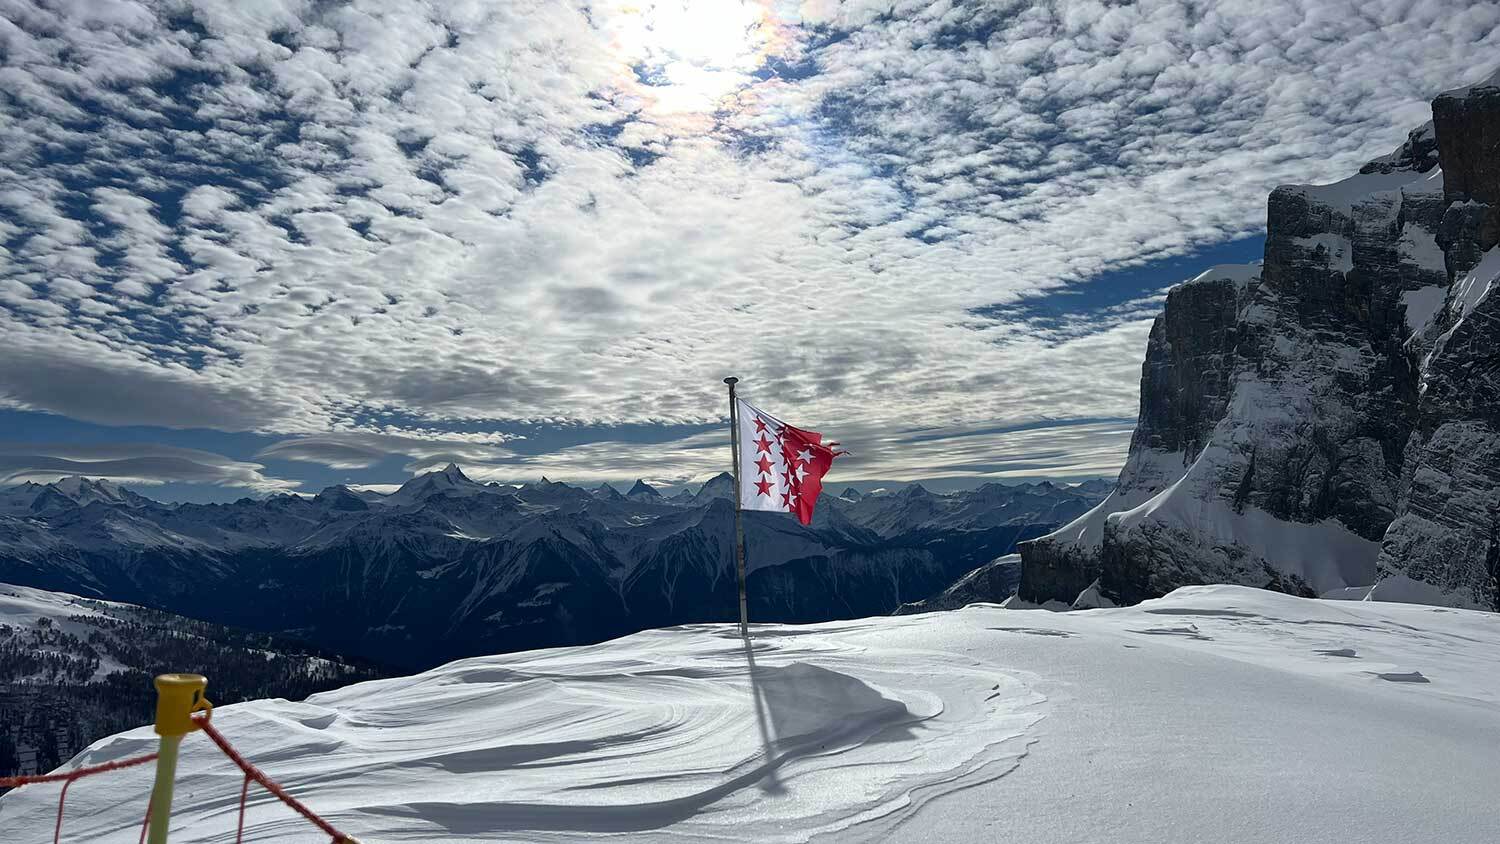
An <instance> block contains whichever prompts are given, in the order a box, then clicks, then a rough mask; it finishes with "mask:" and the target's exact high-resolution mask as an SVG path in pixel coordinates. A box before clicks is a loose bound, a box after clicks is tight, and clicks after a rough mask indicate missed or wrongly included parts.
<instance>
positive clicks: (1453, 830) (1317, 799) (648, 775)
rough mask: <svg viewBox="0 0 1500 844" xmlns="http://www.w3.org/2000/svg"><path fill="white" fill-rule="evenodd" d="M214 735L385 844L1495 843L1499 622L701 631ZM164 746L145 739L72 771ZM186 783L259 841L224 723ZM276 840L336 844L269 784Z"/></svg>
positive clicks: (21, 813) (391, 690)
mask: <svg viewBox="0 0 1500 844" xmlns="http://www.w3.org/2000/svg"><path fill="white" fill-rule="evenodd" d="M211 682H212V681H211ZM212 690H213V686H212V685H210V687H209V691H210V693H211V692H212ZM215 722H216V723H217V724H218V726H219V728H220V729H221V730H222V731H223V732H224V733H225V734H226V735H228V736H229V737H230V739H231V740H232V741H234V742H235V743H236V744H237V745H238V746H239V747H240V748H241V749H243V750H244V751H245V752H247V753H248V754H249V755H250V757H251V759H252V760H253V761H259V762H260V763H262V764H263V766H264V767H265V768H266V770H267V771H268V772H269V773H271V774H272V775H273V776H274V777H276V778H278V779H279V780H280V781H282V782H283V783H284V784H286V785H287V786H288V787H290V788H291V790H292V791H293V792H294V793H295V794H296V795H297V796H299V797H300V798H302V799H304V800H306V801H307V802H308V803H309V804H310V805H311V806H313V807H314V808H315V809H317V810H318V811H319V812H320V813H323V814H325V815H326V816H328V817H329V818H331V819H332V820H333V821H334V822H335V823H337V824H338V825H339V826H341V827H342V828H344V829H345V830H346V831H348V832H350V833H352V834H354V835H357V836H359V837H360V838H361V839H362V840H364V841H366V842H385V841H424V842H475V841H579V840H593V839H598V838H606V837H607V838H614V839H619V840H630V841H766V842H777V841H807V840H851V841H876V840H900V841H994V840H1007V841H1027V842H1037V843H1038V844H1046V843H1047V842H1068V844H1077V842H1101V844H1103V843H1104V842H1108V843H1109V844H1120V842H1151V844H1160V842H1163V841H1173V842H1176V841H1234V842H1280V844H1297V843H1298V842H1329V841H1348V842H1355V841H1358V842H1403V843H1404V842H1414V841H1444V842H1460V843H1462V842H1482V841H1489V840H1492V835H1493V830H1494V829H1495V828H1496V826H1497V824H1500V803H1497V802H1496V801H1495V800H1494V794H1493V784H1494V782H1495V781H1496V778H1497V777H1500V757H1497V756H1496V755H1495V753H1494V748H1495V747H1496V746H1500V617H1497V616H1495V615H1491V614H1486V613H1479V612H1470V611H1461V610H1446V609H1438V608H1430V607H1417V606H1409V605H1398V604H1380V603H1370V602H1365V603H1348V602H1326V601H1316V600H1309V599H1301V598H1294V597H1290V596H1287V595H1282V594H1276V593H1271V592H1265V591H1260V590H1253V589H1246V588H1240V587H1200V588H1189V589H1184V590H1180V591H1178V592H1176V593H1174V594H1172V595H1171V596H1169V597H1167V598H1165V599H1161V600H1155V601H1148V602H1145V603H1143V604H1140V605H1139V606H1136V607H1132V608H1127V609H1118V610H1090V611H1083V612H1074V613H1062V614H1054V613H1049V612H1046V611H1041V610H1033V611H1024V610H1006V609H1000V608H998V607H995V606H992V605H975V606H971V607H969V608H968V609H965V610H961V611H957V612H947V613H935V614H928V615H919V616H909V617H899V618H884V619H865V620H860V621H850V622H831V623H825V624H820V625H813V626H806V627H785V626H770V625H757V626H756V628H755V635H754V641H753V646H752V647H751V648H749V649H748V650H747V649H746V648H745V647H744V646H743V645H742V643H741V641H740V640H739V639H738V638H737V637H736V636H735V633H734V629H733V628H732V627H731V626H728V625H695V626H688V627H679V628H674V629H667V630H657V631H650V632H645V633H639V634H636V635H633V636H629V637H626V638H624V639H619V640H616V641H612V642H608V643H605V644H601V645H596V646H592V647H583V648H571V649H560V650H552V651H538V652H532V653H524V654H513V655H509V656H496V657H486V658H480V659H471V660H465V661H462V662H456V663H452V664H450V665H446V666H443V667H441V668H438V669H435V670H433V671H429V672H426V673H424V674H419V675H416V676H414V677H408V678H401V679H394V680H383V681H374V682H368V683H362V684H359V685H356V686H351V687H348V688H345V689H342V690H338V691H334V692H328V693H325V694H320V695H316V696H314V697H312V698H310V699H308V701H306V702H305V703H300V704H299V703H288V702H286V701H257V702H252V703H248V704H243V705H238V706H229V707H223V708H221V709H219V710H217V712H216V714H215ZM154 746H155V740H154V736H153V735H152V734H151V733H150V731H149V730H145V729H142V730H136V731H133V732H129V733H124V734H121V735H119V736H115V737H113V738H110V739H106V740H104V741H101V742H98V743H97V744H95V745H94V746H93V747H91V748H90V749H89V750H88V751H86V752H85V753H83V754H81V755H80V756H78V757H77V758H76V759H74V760H73V761H72V762H71V763H70V764H74V765H82V764H92V763H97V762H102V761H105V760H108V759H118V758H121V757H124V756H128V755H132V754H136V753H142V752H146V751H149V750H150V749H152V748H153V747H154ZM150 777H151V773H150V771H149V770H144V769H133V770H129V771H122V772H117V773H113V774H110V775H109V776H107V777H100V778H96V779H90V780H88V781H86V782H82V783H80V784H79V785H78V786H77V787H76V788H74V789H72V790H71V791H70V792H69V795H68V814H67V819H66V822H65V826H64V831H65V835H68V836H71V837H72V839H71V840H79V841H85V840H86V841H91V842H132V843H133V842H134V841H135V840H136V836H137V834H138V833H137V829H138V825H139V823H140V817H141V811H142V807H143V805H144V800H145V796H146V793H147V790H148V788H149V784H150ZM181 783H182V785H180V786H179V789H178V801H177V806H176V812H175V813H174V818H175V822H174V824H173V831H172V840H173V841H174V842H176V844H191V842H217V841H222V840H228V839H229V838H232V832H233V827H232V824H233V822H234V816H235V803H236V797H237V795H238V790H239V786H240V777H239V775H238V774H237V773H236V772H235V770H234V769H232V768H231V767H230V766H229V764H228V763H227V762H226V761H225V760H223V759H222V757H221V756H220V755H219V754H218V752H217V750H215V749H214V748H213V747H212V745H211V744H210V743H209V742H208V741H207V740H205V739H204V738H203V737H201V736H190V737H189V738H188V739H187V740H186V742H185V743H184V746H183V751H182V771H181ZM253 793H254V792H252V794H253ZM55 798H56V792H55V791H54V790H52V789H49V788H38V787H28V788H25V789H22V790H20V791H19V792H16V793H13V794H10V795H7V796H5V797H4V798H0V839H3V840H6V841H12V840H15V841H21V840H30V839H29V838H27V836H35V835H37V834H38V831H39V830H43V829H50V828H51V827H50V824H51V822H52V818H53V813H54V812H55V809H56V799H55ZM248 826H249V828H248V830H247V836H246V840H248V841H276V842H314V841H319V840H321V839H320V838H319V837H318V836H317V835H315V834H313V833H312V832H311V830H310V829H309V828H308V827H306V826H305V825H304V824H303V822H302V821H301V820H300V819H298V818H296V817H295V816H293V815H291V814H290V813H289V812H288V811H287V810H286V809H284V808H283V807H280V806H279V805H275V804H272V803H271V802H269V801H268V799H267V798H266V797H265V796H256V797H253V798H252V803H251V809H250V814H249V823H248ZM37 840H40V838H38V839H37Z"/></svg>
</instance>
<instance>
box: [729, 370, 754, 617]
mask: <svg viewBox="0 0 1500 844" xmlns="http://www.w3.org/2000/svg"><path fill="white" fill-rule="evenodd" d="M739 382H740V379H738V378H736V377H734V376H733V375H731V376H729V377H728V378H725V379H724V383H725V384H728V385H729V447H730V448H731V449H733V450H734V562H735V568H736V570H737V571H738V572H739V579H740V638H742V639H748V638H750V619H749V614H748V613H747V612H746V610H745V525H744V523H743V522H742V521H741V518H742V517H741V515H740V504H741V503H742V502H741V500H740V403H739V402H738V401H736V400H735V396H734V385H735V384H738V383H739Z"/></svg>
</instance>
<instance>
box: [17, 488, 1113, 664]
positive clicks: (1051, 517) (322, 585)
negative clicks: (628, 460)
mask: <svg viewBox="0 0 1500 844" xmlns="http://www.w3.org/2000/svg"><path fill="white" fill-rule="evenodd" d="M733 494H734V489H733V483H732V479H731V478H730V477H729V476H728V475H727V474H724V475H720V476H717V477H715V478H712V479H710V480H709V481H707V482H706V483H704V484H703V485H702V486H701V487H700V488H698V489H697V490H696V491H692V492H689V491H688V490H682V491H680V492H678V493H676V494H674V495H673V496H671V497H664V496H662V495H661V494H660V493H659V492H658V491H657V490H655V489H651V488H650V487H649V485H646V484H645V483H644V482H638V483H637V484H636V488H633V489H632V490H631V493H630V494H629V495H621V494H620V493H619V492H618V491H617V490H615V489H614V488H613V487H609V486H604V487H601V488H599V489H598V490H595V491H589V490H584V489H581V488H578V487H575V486H571V485H569V484H567V483H560V482H556V481H548V480H543V481H542V482H539V483H534V484H526V485H523V486H520V487H514V486H500V485H497V484H483V483H478V482H476V481H474V480H472V479H470V478H469V477H467V476H466V475H465V474H464V473H463V471H462V470H461V469H460V468H459V467H458V466H454V465H449V466H447V467H445V468H444V469H442V470H440V471H435V472H428V473H425V474H422V475H418V476H416V477H414V478H412V479H410V480H408V481H407V482H406V483H404V484H402V485H401V487H400V488H399V489H397V490H396V491H395V492H392V493H390V494H389V495H382V494H380V493H376V492H370V491H362V490H355V489H351V488H349V487H345V486H334V487H329V488H328V489H325V490H323V491H322V492H320V493H318V494H317V495H314V496H306V497H304V496H294V495H276V496H272V497H270V498H266V499H260V500H256V499H249V498H246V499H241V500H239V501H236V502H233V503H230V504H178V505H166V504H161V503H158V502H155V501H152V500H151V499H149V498H146V497H144V496H141V495H138V494H136V493H132V492H129V491H128V490H123V489H120V488H118V487H113V485H109V486H101V485H100V484H98V483H96V482H93V481H84V480H80V479H69V480H67V481H62V482H59V483H57V484H27V485H22V486H17V487H8V488H0V580H3V581H8V582H12V583H17V584H22V585H27V586H35V587H39V588H45V589H57V590H63V591H69V592H75V593H78V594H84V595H94V596H99V597H102V598H109V599H112V600H124V601H131V602H135V603H141V604H145V605H148V606H154V607H157V608H160V609H165V610H169V611H172V612H179V613H183V614H188V615H192V616H194V617H199V618H205V619H207V620H210V621H214V622H218V623H226V624H235V625H239V626H244V627H251V628H255V629H261V630H267V631H274V632H285V633H291V634H295V635H297V636H299V637H301V638H304V639H306V640H308V641H311V642H314V643H316V644H318V645H320V646H323V647H327V648H330V649H333V650H338V651H342V652H346V653H351V654H359V655H366V656H369V657H371V658H375V659H379V660H382V661H386V662H392V663H397V664H401V665H405V666H412V667H419V666H427V665H433V664H436V663H437V662H440V661H442V660H444V659H449V658H454V657H458V656H467V655H471V654H478V653H489V652H496V651H505V650H516V649H524V648H533V647H544V646H552V645H561V644H580V643H586V642H591V641H598V640H600V639H603V638H608V637H611V636H615V635H621V634H624V633H627V632H632V631H634V630H639V629H644V628H648V627H660V626H664V625H670V624H679V623H687V622H694V621H709V620H714V621H722V620H727V619H731V618H734V617H736V615H737V610H736V609H735V605H736V597H735V578H734V574H733V562H732V560H733V557H732V555H731V553H730V552H731V548H732V544H731V543H732V526H733V521H734V520H733V503H732V499H733ZM1102 495H1103V490H1101V489H1100V488H1099V485H1098V484H1092V485H1082V486H1078V487H1067V486H1059V485H1054V484H1051V483H1045V482H1044V483H1039V484H1018V485H1014V486H1006V485H1001V484H987V485H985V486H983V487H980V488H978V489H974V490H969V491H965V492H960V493H954V494H951V495H937V494H933V493H930V492H928V491H926V490H925V489H923V488H921V487H920V486H918V485H912V486H909V487H907V488H905V489H903V490H900V491H897V492H895V493H889V494H870V495H864V496H860V497H859V499H858V500H849V499H839V498H835V497H833V496H832V495H828V496H824V497H823V499H822V500H821V501H820V502H819V506H818V511H817V514H816V518H815V519H814V520H813V523H812V524H811V525H810V526H807V527H803V526H802V525H800V524H798V523H797V522H796V520H795V519H792V518H790V517H786V516H781V515H779V514H771V513H750V514H747V517H746V520H745V521H746V535H747V546H748V550H749V556H750V585H751V590H750V591H751V612H752V614H753V615H754V616H756V617H757V618H763V619H766V620H779V621H814V620H825V619H830V618H836V617H850V616H858V615H871V614H883V613H887V612H890V611H892V610H894V609H895V608H896V607H897V606H899V605H900V604H901V603H903V602H908V601H913V600H918V599H921V598H924V597H926V596H928V595H929V594H931V593H933V592H936V591H938V590H939V589H941V588H943V587H944V586H947V585H948V584H949V583H951V582H952V581H953V580H954V579H955V578H957V577H958V576H959V575H961V574H963V573H964V572H966V571H969V570H971V569H973V568H975V567H977V566H979V565H981V564H983V563H986V562H988V561H989V560H992V559H994V558H996V557H999V556H1001V555H1003V554H1006V553H1010V552H1011V551H1012V550H1013V548H1014V545H1015V543H1016V542H1017V541H1018V540H1021V539H1026V538H1030V537H1035V536H1040V535H1041V534H1042V533H1045V532H1046V530H1048V529H1050V528H1051V527H1054V526H1056V525H1058V524H1061V523H1063V522H1066V521H1068V520H1070V519H1072V518H1075V517H1076V516H1078V515H1080V514H1082V513H1083V512H1085V511H1087V510H1088V509H1089V508H1090V507H1092V506H1093V505H1094V504H1096V503H1097V502H1098V501H1099V499H1100V498H1101V497H1102ZM39 505H40V509H38V507H39Z"/></svg>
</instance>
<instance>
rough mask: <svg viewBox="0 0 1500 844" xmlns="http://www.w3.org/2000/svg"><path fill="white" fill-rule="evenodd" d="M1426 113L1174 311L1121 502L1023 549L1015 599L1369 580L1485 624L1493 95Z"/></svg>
mask: <svg viewBox="0 0 1500 844" xmlns="http://www.w3.org/2000/svg"><path fill="white" fill-rule="evenodd" d="M1433 110H1434V121H1433V122H1432V123H1430V124H1428V125H1426V126H1423V127H1421V128H1419V129H1417V130H1416V131H1414V132H1412V133H1411V134H1410V136H1409V137H1408V138H1407V140H1406V142H1405V143H1404V144H1403V145H1402V146H1401V147H1400V148H1399V149H1397V150H1396V151H1395V152H1393V153H1391V154H1390V155H1388V156H1385V157H1383V158H1381V159H1378V160H1376V161H1373V162H1371V163H1370V164H1368V165H1366V166H1365V167H1364V168H1362V170H1361V171H1360V173H1359V174H1357V175H1355V176H1353V177H1351V178H1349V179H1346V180H1344V181H1342V182H1338V183H1336V184H1332V185H1324V186H1285V187H1281V188H1278V189H1276V191H1274V192H1273V193H1272V194H1271V197H1270V199H1269V202H1268V208H1267V241H1266V249H1265V258H1264V261H1263V262H1262V264H1261V266H1260V267H1259V271H1258V273H1255V272H1252V271H1251V269H1250V268H1244V269H1242V270H1241V271H1239V272H1237V273H1236V272H1233V271H1227V270H1225V269H1223V268H1217V269H1216V271H1211V272H1210V273H1207V274H1205V276H1203V277H1200V278H1199V279H1195V280H1194V281H1192V282H1189V283H1187V284H1185V285H1182V286H1179V287H1178V288H1175V289H1174V290H1173V291H1172V292H1171V294H1169V296H1168V300H1167V304H1166V308H1165V311H1164V313H1163V314H1162V316H1161V317H1160V318H1159V319H1158V320H1157V323H1156V325H1155V326H1154V327H1153V330H1152V333H1151V339H1150V344H1149V346H1148V350H1147V357H1146V363H1145V365H1144V367H1143V371H1142V380H1141V411H1140V421H1139V424H1138V427H1137V430H1136V435H1135V437H1134V439H1133V440H1132V443H1131V449H1130V456H1129V458H1128V460H1127V463H1126V466H1125V468H1124V470H1123V471H1122V472H1121V476H1120V479H1119V482H1118V485H1117V488H1116V490H1115V493H1114V494H1112V495H1111V496H1110V497H1109V498H1108V499H1106V501H1105V502H1104V503H1103V504H1101V505H1100V506H1099V507H1098V508H1096V509H1095V510H1094V511H1092V512H1090V513H1089V514H1087V515H1086V516H1084V517H1082V518H1080V519H1079V520H1077V521H1075V522H1073V523H1071V524H1069V525H1067V526H1066V527H1064V528H1063V529H1061V530H1059V531H1057V532H1055V533H1053V534H1051V535H1049V536H1047V537H1044V538H1042V539H1039V540H1036V541H1034V542H1031V543H1027V544H1024V545H1023V546H1022V550H1021V553H1022V557H1023V573H1022V581H1021V587H1020V595H1021V597H1022V598H1024V599H1026V600H1029V601H1035V602H1041V601H1045V600H1048V599H1055V600H1062V601H1068V602H1071V601H1072V600H1073V599H1074V598H1075V597H1076V596H1077V595H1078V594H1079V592H1081V591H1082V590H1083V589H1084V588H1086V587H1088V586H1089V585H1091V584H1093V583H1094V582H1095V581H1096V580H1097V582H1098V586H1097V588H1098V591H1099V593H1100V595H1102V596H1103V597H1105V598H1106V599H1108V600H1114V601H1121V602H1135V601H1139V600H1143V599H1145V598H1150V597H1156V596H1158V595H1162V594H1165V593H1166V592H1168V591H1170V590H1172V589H1174V588H1176V587H1178V586H1183V585H1188V584H1195V583H1218V582H1225V583H1239V584H1245V585H1254V586H1263V587H1267V588H1272V589H1278V590H1282V591H1287V592H1292V593H1297V594H1308V595H1313V594H1324V593H1330V592H1342V591H1347V590H1349V589H1350V588H1354V587H1362V588H1364V589H1366V590H1367V591H1368V588H1369V587H1370V586H1371V585H1372V584H1373V583H1375V582H1376V580H1377V578H1379V579H1381V580H1382V581H1383V582H1382V586H1381V587H1380V588H1379V589H1377V590H1376V595H1377V597H1392V596H1397V597H1402V598H1410V597H1412V596H1413V595H1416V594H1417V593H1418V592H1423V597H1426V598H1429V599H1434V600H1440V601H1442V602H1444V603H1458V604H1465V605H1475V606H1487V607H1494V606H1495V587H1494V578H1495V568H1496V558H1497V555H1500V552H1497V550H1496V548H1497V536H1500V523H1497V518H1496V512H1497V509H1496V508H1497V501H1500V415H1497V409H1500V357H1497V355H1496V352H1495V350H1496V345H1495V340H1496V339H1497V338H1496V336H1495V333H1496V331H1497V330H1500V329H1497V327H1500V320H1497V319H1494V318H1491V317H1490V315H1491V314H1494V315H1496V316H1500V297H1489V296H1488V291H1489V289H1490V287H1491V286H1494V279H1495V277H1496V276H1497V275H1500V258H1497V257H1496V256H1497V255H1500V253H1497V252H1496V251H1495V244H1496V240H1497V239H1500V238H1497V231H1500V226H1497V216H1496V211H1495V209H1496V208H1497V207H1500V205H1497V203H1500V166H1497V165H1500V146H1497V144H1500V88H1497V87H1496V86H1495V85H1494V84H1493V82H1492V83H1490V84H1485V85H1479V86H1475V87H1473V88H1470V89H1464V90H1463V91H1459V92H1451V93H1449V94H1446V95H1444V96H1442V97H1439V98H1438V99H1437V100H1436V101H1435V102H1434V106H1433ZM1377 571H1378V572H1379V574H1378V575H1377ZM1419 587H1420V588H1419ZM1423 590H1425V592H1424V591H1423Z"/></svg>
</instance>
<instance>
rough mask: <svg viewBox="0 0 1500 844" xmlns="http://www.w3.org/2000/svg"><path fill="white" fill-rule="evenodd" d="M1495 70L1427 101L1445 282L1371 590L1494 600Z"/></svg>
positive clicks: (1495, 604) (1499, 283)
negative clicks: (1438, 165) (1436, 154)
mask: <svg viewBox="0 0 1500 844" xmlns="http://www.w3.org/2000/svg"><path fill="white" fill-rule="evenodd" d="M1497 83H1500V76H1497V77H1496V78H1492V79H1491V80H1489V82H1487V83H1484V84H1481V85H1476V86H1474V87H1472V88H1467V89H1462V90H1460V91H1453V92H1450V93H1448V94H1444V95H1443V96H1440V97H1438V98H1437V99H1436V100H1434V101H1433V104H1432V114H1433V123H1434V125H1435V126H1436V129H1437V134H1438V139H1439V150H1440V155H1441V156H1442V160H1443V196H1444V200H1445V202H1446V203H1447V209H1446V211H1445V213H1444V216H1443V227H1442V231H1441V232H1440V235H1439V242H1440V243H1441V244H1442V246H1443V252H1444V255H1445V258H1446V264H1447V270H1448V274H1449V275H1450V277H1452V279H1453V284H1452V286H1451V288H1450V290H1449V292H1448V296H1447V297H1446V300H1445V302H1444V303H1443V307H1442V309H1441V311H1440V312H1439V313H1438V314H1437V316H1436V317H1435V319H1434V325H1433V328H1432V331H1433V332H1434V333H1435V334H1436V337H1435V338H1434V339H1433V341H1432V344H1431V348H1430V350H1429V351H1428V353H1427V354H1426V356H1425V358H1424V360H1423V366H1422V377H1421V384H1420V387H1419V389H1420V391H1421V402H1420V413H1419V419H1418V424H1417V427H1416V430H1415V431H1414V433H1413V435H1412V438H1411V443H1410V444H1409V447H1408V450H1409V452H1410V455H1411V456H1410V460H1409V466H1408V469H1407V471H1406V472H1405V473H1404V475H1403V478H1402V485H1401V503H1400V515H1399V516H1398V517H1397V518H1396V520H1395V521H1394V522H1393V523H1392V524H1391V526H1390V528H1389V530H1387V531H1386V534H1385V539H1384V541H1383V542H1382V546H1381V552H1380V559H1379V569H1380V584H1379V585H1378V586H1377V587H1376V589H1375V593H1374V594H1375V597H1381V598H1389V599H1392V600H1423V601H1428V602H1433V603H1443V604H1451V605H1455V606H1468V607H1479V608H1483V609H1500V594H1497V588H1496V577H1497V574H1500V571H1497V569H1500V296H1496V295H1492V294H1493V293H1494V291H1495V289H1496V288H1497V287H1500V247H1497V244H1500V84H1497Z"/></svg>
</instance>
